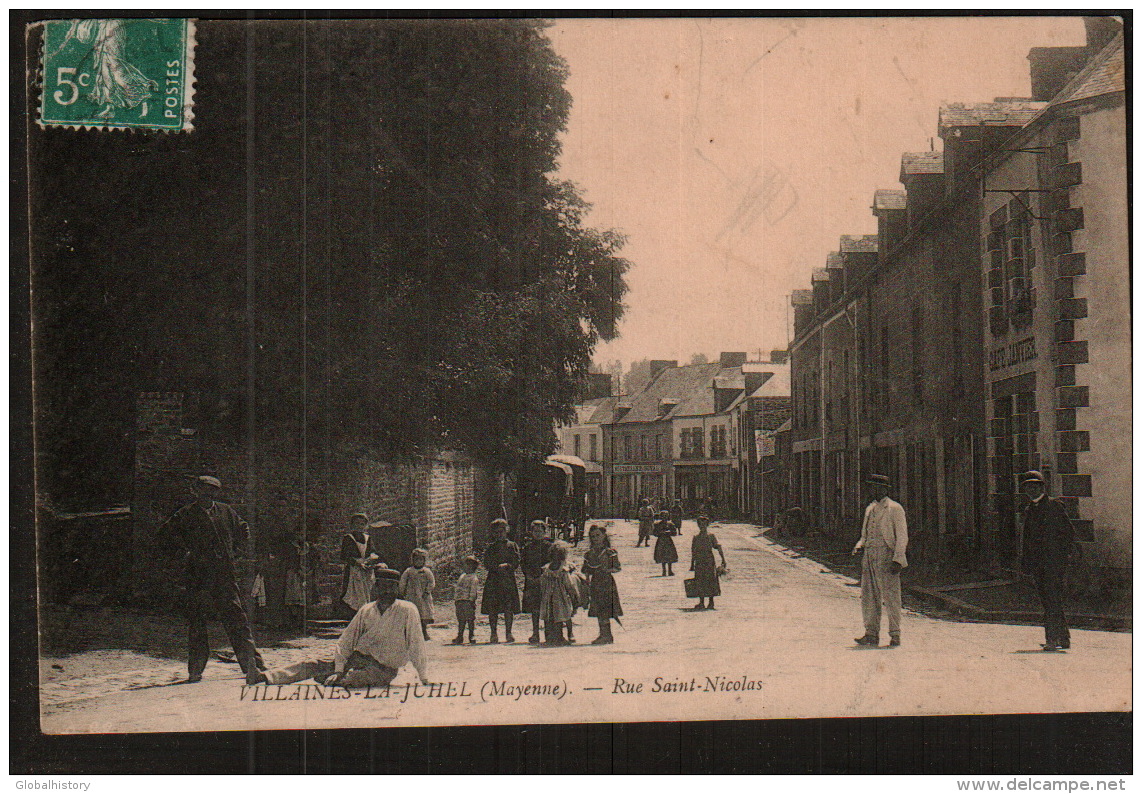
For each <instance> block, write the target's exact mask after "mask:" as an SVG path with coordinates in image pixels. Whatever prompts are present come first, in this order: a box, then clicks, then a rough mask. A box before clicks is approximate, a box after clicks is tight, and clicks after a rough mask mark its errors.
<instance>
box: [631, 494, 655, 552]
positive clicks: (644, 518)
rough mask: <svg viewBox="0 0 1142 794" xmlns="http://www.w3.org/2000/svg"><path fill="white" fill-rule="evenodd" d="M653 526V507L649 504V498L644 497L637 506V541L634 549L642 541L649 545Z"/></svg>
mask: <svg viewBox="0 0 1142 794" xmlns="http://www.w3.org/2000/svg"><path fill="white" fill-rule="evenodd" d="M653 526H654V508H652V507H651V506H650V500H649V499H646V498H644V499H643V500H642V504H641V505H639V508H638V542H637V543H635V544H634V546H635V548H636V549H637V548H638V547H639V546H641V545H642V544H643V543H644V542H645V543H646V545H647V546H649V545H650V530H651V529H652V528H653Z"/></svg>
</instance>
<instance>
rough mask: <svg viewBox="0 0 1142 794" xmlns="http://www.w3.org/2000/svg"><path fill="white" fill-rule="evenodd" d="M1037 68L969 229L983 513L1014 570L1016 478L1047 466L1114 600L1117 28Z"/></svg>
mask: <svg viewBox="0 0 1142 794" xmlns="http://www.w3.org/2000/svg"><path fill="white" fill-rule="evenodd" d="M1076 50H1077V52H1076ZM1030 60H1031V67H1032V78H1033V79H1032V85H1033V90H1034V91H1035V92H1036V97H1035V98H1036V99H1038V100H1041V101H1042V102H1045V104H1043V105H1042V106H1041V110H1040V111H1039V112H1038V113H1037V114H1036V115H1035V117H1034V118H1033V119H1032V120H1030V121H1029V122H1028V123H1027V124H1026V126H1025V127H1024V128H1023V129H1022V130H1020V131H1019V134H1018V135H1016V136H1013V137H1012V138H1011V139H1010V140H1009V141H1007V143H1006V145H1005V146H1004V147H1003V148H1002V150H1001V151H999V152H997V153H996V154H995V155H994V156H993V157H992V158H991V159H990V160H989V161H988V163H987V164H986V169H985V178H984V183H985V184H984V187H983V196H984V198H983V204H982V206H981V208H980V223H979V230H978V233H977V235H976V236H977V241H978V245H979V247H980V252H981V256H982V259H983V265H982V273H983V277H984V280H985V283H984V285H983V292H982V299H983V301H984V302H985V304H986V306H987V311H988V315H987V322H986V323H985V324H984V330H983V347H984V351H985V354H986V367H985V380H986V392H985V397H986V412H987V418H988V428H989V430H988V458H987V464H988V467H987V485H988V497H989V498H988V501H987V503H986V511H987V518H988V521H989V526H990V530H991V533H992V535H993V537H994V539H995V546H996V552H997V554H999V555H1001V556H1002V557H1003V558H1004V559H1007V560H1013V561H1014V560H1018V559H1019V558H1020V556H1021V553H1022V544H1021V533H1020V527H1019V522H1018V515H1019V510H1020V507H1021V504H1020V500H1019V494H1018V474H1019V473H1020V472H1022V471H1026V470H1027V469H1032V468H1034V469H1039V470H1041V471H1042V472H1043V474H1044V476H1045V478H1046V479H1047V480H1048V488H1049V492H1050V493H1051V495H1052V496H1053V497H1055V498H1057V499H1059V500H1061V501H1062V502H1063V503H1064V504H1065V505H1066V508H1067V510H1068V511H1069V513H1070V515H1071V518H1072V521H1073V523H1074V525H1075V527H1076V532H1077V537H1078V540H1079V542H1080V545H1081V546H1082V548H1083V553H1084V557H1085V558H1086V560H1087V562H1088V563H1089V565H1090V568H1091V572H1092V573H1093V579H1094V581H1093V582H1092V585H1093V586H1095V587H1104V588H1106V589H1107V590H1108V591H1120V590H1124V589H1125V588H1126V587H1127V586H1128V582H1129V579H1130V571H1131V569H1132V555H1131V547H1132V536H1133V528H1132V519H1131V511H1132V496H1131V480H1132V477H1131V471H1130V465H1129V462H1128V461H1129V460H1130V457H1131V449H1132V440H1131V433H1132V424H1131V423H1132V407H1131V327H1130V294H1129V283H1130V279H1129V262H1130V250H1129V205H1128V185H1127V181H1126V180H1127V174H1128V169H1127V148H1126V141H1127V138H1126V106H1125V57H1124V48H1123V37H1122V33H1121V32H1118V31H1116V30H1115V29H1114V27H1113V26H1108V25H1107V21H1106V20H1093V21H1092V22H1091V23H1088V46H1087V47H1086V48H1041V49H1036V50H1033V51H1032V53H1031V55H1030ZM1060 64H1062V66H1060ZM1075 71H1077V74H1075ZM1068 75H1073V76H1071V77H1069V79H1068ZM941 134H942V135H944V136H945V138H946V139H955V138H957V137H964V136H963V135H962V134H960V130H959V129H957V128H949V129H947V130H945V129H943V128H942V129H941Z"/></svg>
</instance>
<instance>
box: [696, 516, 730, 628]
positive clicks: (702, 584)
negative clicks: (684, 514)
mask: <svg viewBox="0 0 1142 794" xmlns="http://www.w3.org/2000/svg"><path fill="white" fill-rule="evenodd" d="M714 549H717V550H718V555H719V556H720V557H721V558H722V565H721V567H720V568H719V567H718V566H717V565H715V564H714ZM690 570H691V571H693V572H694V584H693V585H692V587H693V588H694V589H693V591H692V592H691V593H689V594H688V595H689V596H690V597H691V598H697V599H698V606H697V609H714V597H715V596H720V595H721V594H722V585H721V582H719V581H718V574H719V571H721V572H725V570H726V553H725V552H724V551H722V545H721V544H720V543H718V539H717V538H716V537H715V536H714V535H713V533H711V532H710V517H709V516H707V515H705V514H701V515H699V516H698V534H697V535H695V536H694V539H693V540H692V541H690ZM707 600H709V602H710V603H709V606H707V605H706V601H707Z"/></svg>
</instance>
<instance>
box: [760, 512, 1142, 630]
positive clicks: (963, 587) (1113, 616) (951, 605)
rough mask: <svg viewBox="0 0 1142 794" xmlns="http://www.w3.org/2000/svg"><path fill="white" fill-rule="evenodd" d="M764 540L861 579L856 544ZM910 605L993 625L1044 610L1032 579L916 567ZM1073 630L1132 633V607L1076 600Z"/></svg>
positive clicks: (1032, 621) (1071, 605)
mask: <svg viewBox="0 0 1142 794" xmlns="http://www.w3.org/2000/svg"><path fill="white" fill-rule="evenodd" d="M758 535H759V536H764V537H766V538H768V539H769V540H770V541H771V542H773V543H775V544H778V545H781V546H783V547H785V548H787V549H789V550H790V551H791V552H793V553H794V554H797V555H801V556H804V557H806V558H809V559H812V560H814V561H816V562H819V563H820V564H821V565H824V566H826V567H828V568H829V570H832V571H835V572H837V573H840V574H843V575H845V576H848V577H850V578H852V579H853V580H854V581H859V580H860V559H859V558H854V557H853V556H852V554H851V546H850V545H844V546H841V545H838V544H837V542H836V541H835V540H834V539H832V538H827V537H824V536H821V535H816V534H809V535H802V536H788V535H786V536H780V535H776V534H775V533H774V532H773V531H772V530H771V529H769V528H759V529H758ZM902 584H903V586H904V592H905V600H906V602H910V604H911V605H912V606H913V607H915V608H917V609H921V610H923V611H925V612H926V613H929V614H933V615H937V616H940V615H946V616H955V617H957V618H961V619H966V620H976V621H984V622H988V623H1013V624H1020V625H1036V626H1037V625H1041V621H1042V616H1043V610H1042V605H1041V604H1040V602H1039V595H1038V593H1037V592H1036V590H1035V586H1034V584H1033V583H1032V582H1031V581H1030V579H1029V578H1027V577H1026V576H1022V575H1017V574H1013V573H1011V572H999V573H996V572H982V571H971V570H940V571H936V570H931V569H925V568H923V567H920V566H914V567H913V568H912V570H910V571H909V572H908V573H906V574H905V576H904V580H903V582H902ZM1066 612H1067V618H1068V620H1069V622H1070V623H1071V625H1072V627H1083V628H1094V629H1100V630H1105V631H1130V630H1132V629H1133V625H1134V620H1133V615H1132V614H1131V612H1130V604H1129V603H1118V604H1106V603H1095V602H1092V600H1091V599H1076V598H1072V599H1070V600H1069V602H1068V603H1067V605H1066Z"/></svg>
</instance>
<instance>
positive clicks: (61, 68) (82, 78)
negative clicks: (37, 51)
mask: <svg viewBox="0 0 1142 794" xmlns="http://www.w3.org/2000/svg"><path fill="white" fill-rule="evenodd" d="M43 24H44V49H43V78H42V79H43V85H42V91H41V100H40V118H39V121H40V124H42V125H44V126H64V127H72V128H95V129H108V130H111V129H154V130H167V131H172V132H177V131H189V130H191V129H193V127H192V125H191V121H192V119H193V116H194V114H193V106H194V102H193V99H194V88H193V82H194V23H193V21H192V20H189V19H75V20H59V21H48V22H44V23H43Z"/></svg>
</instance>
